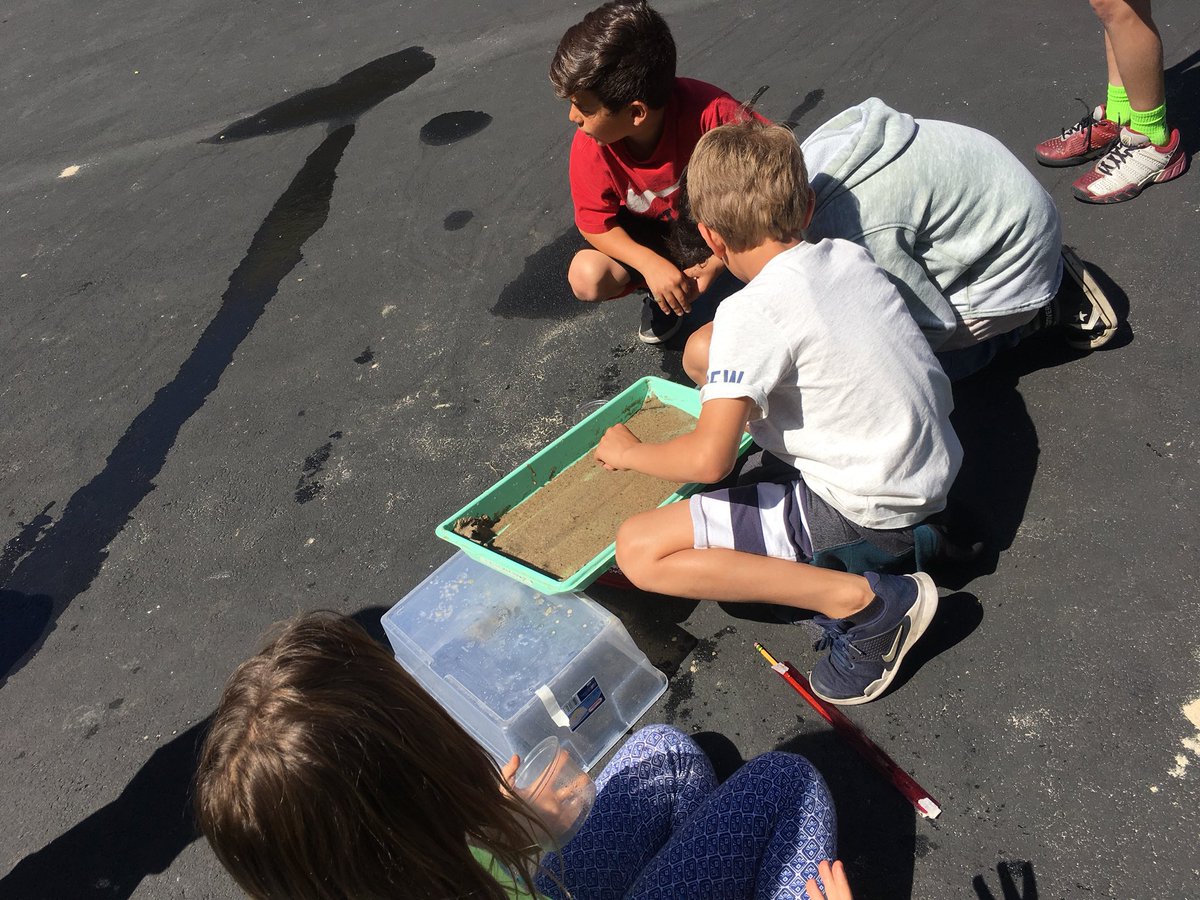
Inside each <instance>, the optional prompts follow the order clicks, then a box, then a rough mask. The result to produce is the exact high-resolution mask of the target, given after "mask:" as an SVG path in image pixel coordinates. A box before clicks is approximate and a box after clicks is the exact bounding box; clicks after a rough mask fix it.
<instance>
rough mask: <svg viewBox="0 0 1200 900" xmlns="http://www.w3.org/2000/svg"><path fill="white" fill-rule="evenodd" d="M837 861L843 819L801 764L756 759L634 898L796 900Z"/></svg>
mask: <svg viewBox="0 0 1200 900" xmlns="http://www.w3.org/2000/svg"><path fill="white" fill-rule="evenodd" d="M836 858H837V815H836V813H835V811H834V806H833V801H832V799H831V798H830V796H829V789H828V788H827V787H826V786H825V781H824V779H822V778H821V775H820V773H818V772H817V770H816V769H814V768H813V766H812V764H811V763H809V762H808V760H806V759H805V758H804V757H802V756H796V755H795V754H791V753H765V754H763V755H762V756H758V757H755V758H754V759H752V760H750V762H748V763H746V765H744V766H743V767H742V768H741V769H739V770H738V771H737V772H736V773H734V775H733V777H731V778H730V779H729V780H728V781H726V782H725V783H724V784H723V785H721V786H720V787H719V788H717V790H716V791H715V792H714V793H712V794H711V795H710V796H709V797H708V798H707V799H706V800H705V801H704V802H703V803H702V804H701V806H700V808H699V809H697V810H696V811H695V813H693V815H692V817H691V818H690V819H689V820H688V821H687V822H686V823H685V824H684V825H683V826H682V827H681V828H679V829H678V830H677V831H676V832H675V833H674V834H673V835H671V838H670V840H669V841H668V842H667V844H666V846H665V847H663V848H662V850H660V851H659V852H658V854H657V855H656V856H655V857H654V858H653V859H652V860H651V861H650V862H649V864H648V865H647V866H646V868H645V869H644V870H643V871H642V874H641V876H640V877H639V878H638V880H637V882H636V883H635V884H634V885H633V888H632V889H631V890H630V892H629V894H628V896H629V897H631V898H637V900H677V898H681V897H698V896H705V897H713V898H730V900H734V898H739V900H740V898H747V897H754V898H756V900H794V898H797V897H801V896H803V889H804V882H805V880H806V879H808V878H813V877H816V874H817V863H819V862H820V861H821V860H823V859H829V860H832V859H836Z"/></svg>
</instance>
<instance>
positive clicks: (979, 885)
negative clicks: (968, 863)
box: [971, 859, 1038, 900]
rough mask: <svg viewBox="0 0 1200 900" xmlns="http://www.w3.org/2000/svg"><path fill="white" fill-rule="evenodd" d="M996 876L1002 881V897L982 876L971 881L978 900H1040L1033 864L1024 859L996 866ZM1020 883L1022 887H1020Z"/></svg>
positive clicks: (1004, 862) (977, 876) (1006, 861)
mask: <svg viewBox="0 0 1200 900" xmlns="http://www.w3.org/2000/svg"><path fill="white" fill-rule="evenodd" d="M996 875H997V876H998V878H999V881H1000V896H999V897H997V896H996V895H995V894H993V893H992V890H991V888H989V887H988V883H987V880H986V879H985V878H984V877H983V876H982V875H976V876H975V877H974V878H973V879H971V887H972V888H974V889H975V896H976V897H977V898H978V900H1038V889H1037V879H1036V878H1035V877H1034V875H1033V863H1031V862H1026V861H1025V860H1023V859H1014V860H1005V861H1003V862H1000V863H997V864H996ZM1018 881H1019V882H1020V886H1019V887H1018Z"/></svg>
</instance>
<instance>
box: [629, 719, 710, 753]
mask: <svg viewBox="0 0 1200 900" xmlns="http://www.w3.org/2000/svg"><path fill="white" fill-rule="evenodd" d="M629 742H630V743H634V742H637V743H641V744H649V745H652V746H655V747H672V748H687V749H688V750H690V749H691V748H692V747H693V746H694V745H695V741H693V740H692V739H691V738H690V737H688V736H687V735H686V734H684V733H683V732H682V731H680V730H679V729H678V728H676V727H675V726H674V725H663V724H655V725H646V726H645V727H643V728H639V729H638V730H637V731H635V732H634V733H633V734H631V735H630V736H629Z"/></svg>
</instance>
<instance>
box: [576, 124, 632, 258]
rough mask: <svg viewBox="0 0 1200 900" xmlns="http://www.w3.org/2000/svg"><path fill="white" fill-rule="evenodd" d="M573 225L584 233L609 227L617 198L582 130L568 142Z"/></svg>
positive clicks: (618, 206) (604, 230)
mask: <svg viewBox="0 0 1200 900" xmlns="http://www.w3.org/2000/svg"><path fill="white" fill-rule="evenodd" d="M568 171H569V176H570V182H571V200H572V201H573V202H574V204H575V227H576V228H578V229H579V230H580V231H583V232H586V233H588V234H603V233H604V232H606V231H608V230H609V229H611V228H612V227H613V224H614V223H615V221H616V218H617V210H619V209H620V208H621V198H620V197H619V196H618V194H617V189H616V187H615V186H614V185H613V181H612V176H611V175H610V174H609V171H608V166H607V165H606V164H605V162H604V160H603V159H602V158H601V156H600V153H599V152H598V148H597V147H596V144H595V143H594V142H593V141H592V140H591V139H589V138H588V137H587V136H585V135H584V133H583V132H582V131H579V132H576V133H575V139H574V140H573V141H572V142H571V163H570V167H569V170H568Z"/></svg>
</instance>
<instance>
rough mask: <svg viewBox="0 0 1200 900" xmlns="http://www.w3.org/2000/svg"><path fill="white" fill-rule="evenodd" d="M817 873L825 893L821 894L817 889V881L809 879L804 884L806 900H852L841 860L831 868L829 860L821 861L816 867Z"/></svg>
mask: <svg viewBox="0 0 1200 900" xmlns="http://www.w3.org/2000/svg"><path fill="white" fill-rule="evenodd" d="M817 873H818V874H819V875H820V876H821V881H822V882H824V884H825V893H823V894H822V893H821V889H820V888H819V887H817V879H815V878H810V879H808V881H807V882H805V884H804V891H805V893H807V894H808V900H854V898H853V897H851V896H850V882H848V881H847V880H846V870H845V868H843V867H842V863H841V860H838V861H837V862H835V863H834V864H833V865H832V866H831V865H829V860H827V859H823V860H821V862H820V863H819V864H818V865H817Z"/></svg>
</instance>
